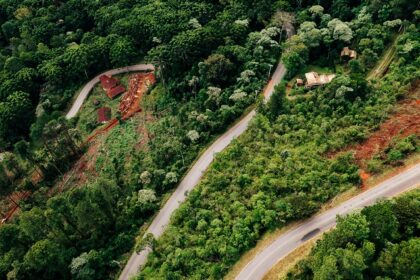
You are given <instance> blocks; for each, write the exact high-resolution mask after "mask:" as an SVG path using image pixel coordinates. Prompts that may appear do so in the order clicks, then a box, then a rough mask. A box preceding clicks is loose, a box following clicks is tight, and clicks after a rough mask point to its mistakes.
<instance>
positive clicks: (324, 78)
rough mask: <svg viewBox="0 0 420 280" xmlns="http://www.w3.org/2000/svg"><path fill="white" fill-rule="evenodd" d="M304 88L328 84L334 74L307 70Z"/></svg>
mask: <svg viewBox="0 0 420 280" xmlns="http://www.w3.org/2000/svg"><path fill="white" fill-rule="evenodd" d="M305 78H306V84H305V88H307V89H310V88H313V87H315V86H322V85H325V84H328V83H329V82H331V81H332V79H334V78H335V74H318V73H317V72H309V73H306V74H305Z"/></svg>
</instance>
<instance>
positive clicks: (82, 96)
mask: <svg viewBox="0 0 420 280" xmlns="http://www.w3.org/2000/svg"><path fill="white" fill-rule="evenodd" d="M148 70H155V67H154V66H153V65H152V64H137V65H132V66H126V67H121V68H117V69H112V70H108V71H106V72H104V73H101V74H99V75H98V76H96V77H95V78H93V79H92V80H90V81H89V82H88V83H87V84H86V85H85V86H84V87H83V88H82V90H81V91H80V93H79V95H78V96H77V99H76V101H74V103H73V105H72V106H71V108H70V111H69V112H68V113H67V115H66V118H67V119H71V118H73V117H74V116H76V115H77V112H79V109H80V108H81V107H82V105H83V102H84V101H85V99H86V97H87V96H88V95H89V92H90V91H91V90H92V88H93V87H94V86H95V85H96V84H97V83H98V82H99V77H100V76H102V75H104V74H105V75H110V76H112V75H117V74H121V73H127V72H134V71H148Z"/></svg>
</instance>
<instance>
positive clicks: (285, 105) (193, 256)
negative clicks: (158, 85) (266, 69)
mask: <svg viewBox="0 0 420 280" xmlns="http://www.w3.org/2000/svg"><path fill="white" fill-rule="evenodd" d="M341 2H342V1H340V3H341ZM352 3H353V2H352ZM377 4H378V3H375V2H368V3H364V2H363V3H358V4H355V6H354V7H353V9H347V10H346V9H337V7H336V6H334V8H333V7H330V8H327V7H329V6H325V8H324V7H322V6H319V5H317V6H312V7H308V9H304V10H302V11H300V12H298V13H297V14H296V21H297V24H299V25H300V27H299V29H298V32H297V35H296V36H293V37H292V38H290V39H289V40H287V41H286V42H285V43H284V44H283V56H282V60H283V62H284V63H285V64H286V66H287V67H288V69H289V70H290V71H291V72H289V76H290V77H293V75H294V73H298V72H299V71H300V69H299V68H300V67H302V66H304V64H305V63H308V62H309V61H311V63H316V64H318V65H321V66H329V65H331V63H332V62H334V63H335V64H337V65H340V64H345V62H343V61H340V59H339V54H340V51H341V49H342V48H343V47H344V46H351V47H352V48H354V49H357V50H358V52H359V53H361V55H360V56H359V58H358V59H355V60H352V61H350V62H349V63H348V64H347V65H345V67H344V68H343V69H342V70H341V71H337V75H336V77H335V78H334V79H333V80H332V82H331V83H329V84H327V85H325V86H324V87H321V88H315V89H312V90H309V91H307V90H306V91H305V92H304V93H299V92H297V93H296V95H295V96H294V97H295V98H288V96H286V90H287V88H286V85H285V84H284V83H283V84H281V85H279V86H278V87H277V89H276V93H275V94H274V95H273V96H272V98H271V100H270V102H269V103H268V104H267V105H263V104H261V105H260V106H259V107H260V108H259V113H258V114H257V116H256V117H255V118H254V120H253V121H252V123H251V125H250V127H249V129H248V131H247V132H245V134H244V135H242V136H241V137H239V139H237V140H236V141H235V142H234V143H233V144H232V145H231V146H230V147H228V148H227V149H226V150H225V151H224V152H221V153H220V154H219V155H218V156H217V159H216V160H215V162H214V163H213V164H212V165H211V167H210V168H209V170H208V172H207V173H206V175H205V176H204V179H203V180H202V182H201V183H200V184H199V185H198V187H197V188H196V189H195V190H194V191H192V192H191V193H190V194H189V198H188V200H187V201H186V203H184V204H183V205H182V206H181V207H180V208H179V209H178V210H177V211H176V212H175V214H174V215H173V217H172V222H171V225H170V226H169V228H168V229H167V231H166V233H165V234H164V235H163V236H162V237H161V238H159V239H158V240H156V242H153V243H152V246H153V253H152V254H151V255H150V256H149V260H148V263H147V265H146V266H145V268H143V270H142V272H141V273H140V274H139V276H138V279H203V278H204V279H220V278H222V277H223V276H224V275H225V274H226V273H227V272H228V271H229V269H230V267H231V266H232V265H233V264H234V263H235V262H236V261H237V260H238V259H239V257H240V256H241V255H242V254H243V253H244V252H245V251H246V250H248V249H250V248H252V247H253V246H254V245H255V243H256V242H257V241H258V240H259V238H260V237H261V236H262V234H264V233H265V232H266V231H268V230H271V229H275V228H279V227H282V226H284V225H286V224H287V223H289V222H291V221H295V220H298V219H302V218H305V217H308V216H310V215H311V214H313V213H315V212H316V211H317V210H318V209H320V207H321V206H322V205H323V203H325V202H327V201H328V200H329V199H331V198H332V197H334V196H335V195H337V194H338V193H339V192H342V191H343V190H345V189H347V188H349V187H351V186H358V185H359V184H360V181H359V180H360V179H359V173H358V172H359V171H358V166H357V165H356V164H355V161H354V159H353V156H352V154H351V153H338V156H336V157H330V156H328V154H330V153H331V152H336V151H340V150H341V149H344V148H345V147H347V146H348V145H350V144H353V143H357V142H360V141H362V140H364V139H366V137H368V136H369V134H370V132H372V131H374V130H375V129H376V128H378V126H379V124H380V123H381V122H382V121H384V120H386V119H387V117H388V113H389V112H390V110H391V108H392V107H393V106H394V105H395V104H396V102H397V100H400V99H401V98H404V96H406V95H407V93H408V92H409V90H410V89H411V88H412V87H413V86H415V81H416V80H417V79H418V78H419V67H418V57H419V54H420V53H419V51H420V49H419V41H418V40H419V39H418V38H419V29H418V24H417V23H418V12H414V9H415V7H412V8H413V9H412V10H411V11H410V12H405V13H404V15H402V14H401V13H400V14H399V12H398V11H399V10H398V9H395V10H393V8H392V7H393V6H392V5H393V4H392V2H390V3H389V5H385V6H381V7H378V6H377ZM394 4H395V3H394ZM383 7H386V9H390V10H388V13H384V10H383V9H382V8H383ZM340 11H341V12H340ZM413 12H414V14H413ZM336 13H338V14H336ZM332 14H334V16H336V17H340V19H337V18H333V16H332ZM397 16H407V17H408V18H407V19H404V18H403V17H401V19H398V18H396V17H397ZM275 18H276V17H275ZM401 29H403V30H404V29H405V31H403V34H401V35H397V34H398V32H401ZM399 30H400V31H399ZM396 36H398V38H397V39H396V42H395V43H394V44H395V48H396V50H397V51H396V57H395V59H394V61H393V63H392V64H391V66H390V68H389V70H388V72H387V73H386V75H385V76H384V77H383V78H381V79H374V80H373V81H368V80H367V79H366V75H367V73H369V71H370V69H371V67H372V66H373V65H375V63H376V62H377V60H378V58H379V56H381V52H382V51H383V50H384V48H385V46H386V45H388V44H389V43H390V42H391V38H393V37H394V38H395V37H396ZM312 37H314V38H317V40H314V39H313V38H312ZM376 45H378V46H379V47H375V46H376ZM296 90H299V89H296ZM292 91H293V90H292ZM410 137H411V138H410ZM410 137H409V138H408V139H407V140H404V141H405V143H406V144H407V145H408V146H411V148H409V149H405V147H404V146H405V145H399V146H398V148H397V149H400V150H398V153H399V155H400V156H401V157H399V159H401V158H403V157H404V156H406V155H407V154H409V152H410V151H413V149H412V148H414V150H416V149H417V150H418V143H419V142H418V135H414V136H410ZM413 138H414V139H416V140H415V141H411V140H409V139H413ZM395 147H397V146H395ZM394 160H397V158H395V159H394Z"/></svg>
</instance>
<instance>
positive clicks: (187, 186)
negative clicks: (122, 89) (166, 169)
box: [118, 25, 294, 280]
mask: <svg viewBox="0 0 420 280" xmlns="http://www.w3.org/2000/svg"><path fill="white" fill-rule="evenodd" d="M286 32H287V37H290V36H292V35H293V34H294V28H293V26H292V25H288V26H286ZM285 74H286V68H285V67H284V65H283V64H281V63H279V64H278V65H277V68H276V70H275V72H274V73H273V75H272V77H271V80H270V81H269V83H268V84H267V86H266V87H265V89H264V91H263V96H264V101H265V102H267V101H268V100H269V99H270V96H271V95H272V94H273V92H274V88H275V86H276V85H278V84H279V83H280V82H281V80H282V79H283V77H284V75H285ZM255 113H256V112H255V110H252V111H251V112H249V113H248V114H247V115H246V116H245V117H243V118H242V119H241V120H240V121H239V122H238V123H236V124H235V125H234V126H233V127H232V128H230V129H229V130H228V131H226V132H225V133H224V134H223V135H222V136H220V137H219V138H218V139H217V140H216V141H215V142H214V143H213V144H212V145H211V146H210V147H209V148H207V150H206V151H205V152H204V153H203V154H202V155H201V156H200V157H199V158H198V160H197V161H196V162H195V163H194V165H193V166H192V167H191V169H190V170H189V171H188V173H187V174H186V175H185V177H184V179H183V180H182V181H181V183H180V184H179V185H178V187H177V189H176V190H175V192H174V193H173V194H172V195H171V197H170V198H169V200H168V201H167V202H166V203H165V205H164V206H163V208H162V209H161V210H160V211H159V213H158V214H157V216H156V217H155V218H154V219H153V221H152V223H151V225H150V226H149V228H148V229H147V231H146V232H145V234H144V235H146V234H148V233H151V234H153V236H154V237H155V238H159V237H160V236H161V235H162V233H163V232H164V231H165V228H166V227H167V226H168V224H169V221H170V217H171V215H172V213H173V212H174V211H175V210H176V209H177V208H178V207H179V205H180V204H181V203H182V202H184V201H185V199H186V198H187V195H188V192H190V191H191V190H192V189H193V188H194V187H195V186H196V185H197V184H198V183H199V182H200V179H201V177H202V176H203V173H204V171H206V169H207V168H208V167H209V165H210V164H211V163H212V161H213V159H214V156H215V154H216V153H219V152H221V151H222V150H224V149H225V148H226V147H227V146H228V145H229V144H230V143H231V142H232V140H233V139H235V138H237V137H238V136H239V135H241V134H242V133H243V132H244V131H245V130H246V129H247V127H248V124H249V122H250V121H251V119H252V117H253V116H254V115H255ZM150 252H151V249H150V248H146V249H144V250H142V251H141V252H139V253H136V252H134V253H133V254H132V255H131V257H130V259H129V260H128V262H127V264H126V266H125V267H124V270H123V271H122V272H121V274H120V277H119V278H118V280H128V279H130V278H131V277H133V276H135V275H136V274H137V272H138V270H139V268H140V267H141V266H143V265H144V264H145V263H146V261H147V256H148V255H149V253H150Z"/></svg>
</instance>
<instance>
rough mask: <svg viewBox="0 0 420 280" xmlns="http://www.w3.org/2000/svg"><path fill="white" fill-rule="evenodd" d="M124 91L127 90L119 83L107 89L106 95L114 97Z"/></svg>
mask: <svg viewBox="0 0 420 280" xmlns="http://www.w3.org/2000/svg"><path fill="white" fill-rule="evenodd" d="M123 92H125V87H124V86H122V85H119V86H116V87H113V88H111V89H109V90H107V92H106V95H108V97H109V98H111V99H114V98H115V97H116V96H118V95H120V94H121V93H123Z"/></svg>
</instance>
